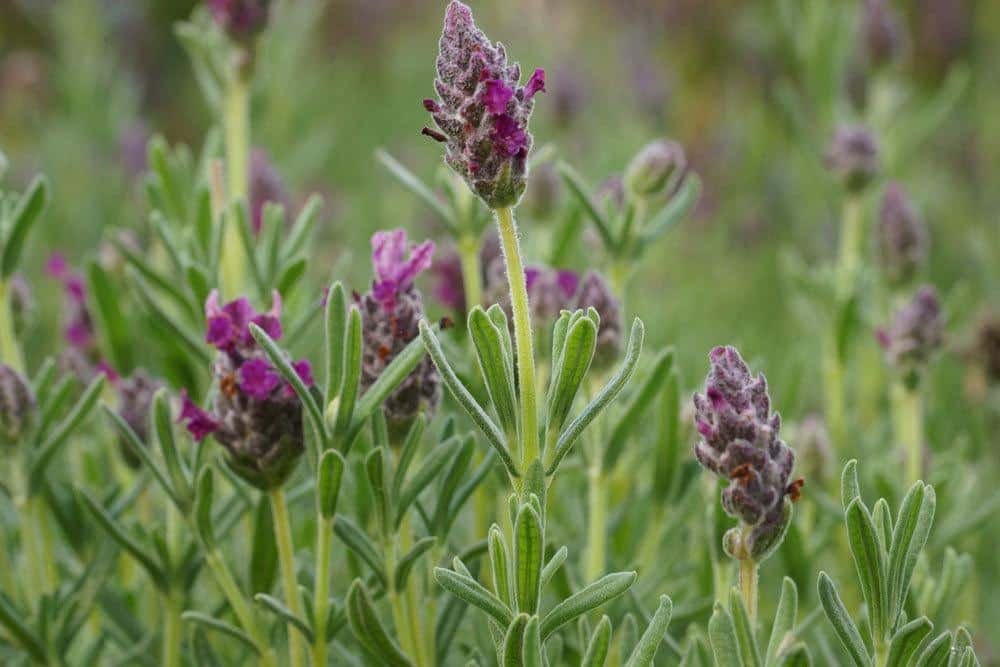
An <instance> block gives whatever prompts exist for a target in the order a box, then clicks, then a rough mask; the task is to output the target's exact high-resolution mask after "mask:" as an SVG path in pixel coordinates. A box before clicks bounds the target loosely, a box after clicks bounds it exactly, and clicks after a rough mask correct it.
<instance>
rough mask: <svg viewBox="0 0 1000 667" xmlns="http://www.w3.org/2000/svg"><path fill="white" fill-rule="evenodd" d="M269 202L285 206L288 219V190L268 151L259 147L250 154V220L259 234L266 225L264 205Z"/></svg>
mask: <svg viewBox="0 0 1000 667" xmlns="http://www.w3.org/2000/svg"><path fill="white" fill-rule="evenodd" d="M268 202H271V203H274V204H280V205H281V206H284V207H285V214H286V219H287V216H288V209H289V205H290V202H289V198H288V191H287V190H286V189H285V184H284V183H283V182H282V181H281V176H279V175H278V172H277V171H276V170H275V168H274V165H272V164H271V161H270V160H269V159H268V157H267V153H265V152H264V151H263V150H261V149H259V148H257V149H254V151H253V153H251V155H250V216H251V217H250V220H251V222H252V223H253V231H254V232H255V233H257V234H259V233H260V230H261V227H263V226H264V205H265V204H267V203H268Z"/></svg>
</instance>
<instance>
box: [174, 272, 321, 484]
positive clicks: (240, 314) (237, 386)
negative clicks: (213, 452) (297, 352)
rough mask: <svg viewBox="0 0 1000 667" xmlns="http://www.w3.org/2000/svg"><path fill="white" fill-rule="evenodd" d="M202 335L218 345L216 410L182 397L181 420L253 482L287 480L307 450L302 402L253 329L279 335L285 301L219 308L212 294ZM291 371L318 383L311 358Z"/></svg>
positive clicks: (245, 302)
mask: <svg viewBox="0 0 1000 667" xmlns="http://www.w3.org/2000/svg"><path fill="white" fill-rule="evenodd" d="M205 316H206V324H207V332H206V336H205V340H206V341H207V342H208V343H209V344H211V345H212V346H213V347H215V348H216V349H217V350H218V354H217V355H216V358H215V362H214V363H213V365H212V373H213V375H214V377H215V381H216V386H217V391H216V393H215V397H214V400H213V403H212V407H211V410H205V409H202V408H201V407H199V406H198V405H197V404H196V403H194V402H193V401H192V400H191V399H190V398H189V397H188V396H187V393H186V392H183V393H182V394H181V413H180V417H179V421H181V422H183V423H184V424H185V426H186V427H187V429H188V431H189V432H190V433H191V435H192V437H194V439H195V440H198V441H201V440H203V439H204V438H205V437H206V436H208V435H214V436H215V439H216V440H217V441H218V442H219V444H221V445H222V446H223V447H224V448H225V450H226V463H227V465H229V467H230V468H231V469H232V470H233V471H234V472H235V473H236V474H238V475H239V476H240V477H242V478H243V479H244V480H246V481H247V482H249V483H250V484H252V485H253V486H255V487H257V488H259V489H263V490H268V489H273V488H276V487H278V486H280V485H281V484H283V483H284V482H285V480H286V479H287V478H288V476H289V475H290V474H291V472H292V471H293V470H294V469H295V466H296V464H297V463H298V460H299V457H300V456H301V454H302V452H303V451H304V450H305V444H304V442H305V441H304V436H303V428H302V403H301V402H300V401H299V398H298V396H296V394H295V391H294V390H293V389H292V387H291V385H289V384H288V382H286V381H285V379H284V378H283V377H282V376H281V374H280V373H279V372H278V370H277V368H275V367H274V365H273V364H272V362H271V360H270V358H268V356H267V355H266V354H265V352H264V351H263V350H262V349H261V348H260V346H259V345H258V344H257V342H256V340H255V339H254V338H253V336H252V334H251V333H250V324H256V325H257V326H259V327H260V328H261V329H263V330H264V331H265V332H267V333H268V335H269V336H270V337H271V338H273V339H275V340H277V339H279V338H281V333H282V330H281V321H280V317H281V299H280V297H279V296H278V294H277V292H275V293H274V295H273V297H272V305H271V309H270V311H269V312H267V313H258V312H257V311H256V310H255V309H254V308H253V306H251V305H250V302H249V301H248V300H246V299H245V298H239V299H235V300H233V301H230V302H229V303H227V304H225V305H222V306H220V305H219V295H218V293H217V292H216V291H213V292H212V293H211V294H210V295H209V297H208V300H207V301H206V303H205ZM292 368H293V369H294V370H295V372H296V373H297V374H298V376H299V378H301V379H302V381H303V382H304V383H305V385H306V386H310V385H312V384H313V379H312V370H311V367H310V366H309V362H308V361H306V360H299V361H295V362H293V363H292Z"/></svg>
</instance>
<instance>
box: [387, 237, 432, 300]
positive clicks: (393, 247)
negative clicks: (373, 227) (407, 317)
mask: <svg viewBox="0 0 1000 667" xmlns="http://www.w3.org/2000/svg"><path fill="white" fill-rule="evenodd" d="M433 254H434V242H433V241H424V242H423V243H421V244H419V245H416V246H413V245H411V244H409V243H408V242H407V238H406V230H405V229H394V230H392V231H388V232H375V234H373V235H372V265H373V266H374V268H375V283H374V285H373V286H372V294H373V295H374V296H375V298H376V299H377V300H378V301H379V302H381V303H382V305H383V307H384V308H386V310H392V308H393V305H394V303H395V298H396V295H397V294H399V293H400V292H405V291H406V290H408V289H409V288H410V287H412V286H413V281H414V280H416V278H417V276H418V275H420V274H421V273H422V272H424V271H426V270H427V269H429V268H430V267H431V257H432V256H433Z"/></svg>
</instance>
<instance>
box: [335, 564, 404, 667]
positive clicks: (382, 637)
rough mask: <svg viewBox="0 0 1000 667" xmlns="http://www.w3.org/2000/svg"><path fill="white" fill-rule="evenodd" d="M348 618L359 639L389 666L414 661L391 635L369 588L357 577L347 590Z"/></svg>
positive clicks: (392, 666)
mask: <svg viewBox="0 0 1000 667" xmlns="http://www.w3.org/2000/svg"><path fill="white" fill-rule="evenodd" d="M346 603H347V620H348V622H349V623H350V625H351V631H352V632H354V636H355V637H357V639H358V641H359V642H361V644H363V645H364V647H365V648H366V649H368V650H369V651H370V652H371V653H372V654H373V655H374V656H375V657H377V658H378V659H379V660H381V661H382V662H381V663H380V664H383V665H386V666H387V667H409V665H412V664H413V663H412V662H410V659H409V658H407V657H406V655H404V654H403V652H402V651H401V650H400V648H399V646H397V645H396V643H395V642H394V641H393V640H392V639H391V638H390V637H389V633H388V632H386V630H385V627H383V625H382V621H380V620H379V617H378V613H377V612H376V611H375V605H374V604H373V603H372V599H371V596H370V595H369V594H368V589H367V588H366V587H365V585H364V583H363V582H362V581H361V580H360V579H355V580H354V583H352V584H351V588H350V590H348V591H347V600H346Z"/></svg>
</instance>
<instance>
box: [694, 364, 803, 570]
mask: <svg viewBox="0 0 1000 667" xmlns="http://www.w3.org/2000/svg"><path fill="white" fill-rule="evenodd" d="M709 361H710V362H711V371H710V372H709V374H708V377H707V378H706V379H705V393H703V394H695V395H694V408H695V416H694V422H695V426H696V428H697V429H698V433H699V434H700V435H701V439H700V440H699V441H698V442H697V443H696V444H695V447H694V454H695V458H696V459H697V460H698V462H699V463H700V464H701V465H702V466H703V467H705V468H706V469H708V470H709V471H711V472H713V473H715V474H716V475H718V476H719V477H721V478H722V479H725V480H727V481H728V482H729V484H728V486H726V488H725V489H724V490H723V491H722V506H723V508H724V509H725V510H726V513H727V514H729V515H730V516H732V517H735V518H738V519H740V521H742V522H743V523H744V524H746V525H748V526H750V527H751V529H750V531H749V532H743V531H741V530H740V529H733V531H730V533H727V536H726V544H725V546H726V550H727V551H728V552H729V554H730V555H731V556H733V557H734V558H739V559H745V558H752V559H753V560H757V561H761V560H763V559H764V558H766V557H767V556H768V555H770V553H771V552H772V551H773V550H774V548H775V547H777V545H778V544H780V542H781V540H782V539H783V537H784V533H785V530H786V529H787V527H788V522H789V521H790V519H791V507H790V501H793V500H795V499H797V497H798V492H799V488H800V487H801V485H802V481H801V480H797V481H795V482H792V483H789V478H790V477H791V474H792V467H793V465H794V463H795V454H794V453H793V452H792V450H791V448H790V447H789V446H788V445H786V444H785V442H784V441H783V440H781V438H780V437H778V432H779V431H780V430H781V417H780V416H779V415H778V414H777V413H772V412H771V397H770V396H769V395H768V391H767V380H766V379H765V378H764V375H763V374H758V375H757V377H753V376H752V375H751V374H750V369H749V368H748V367H747V365H746V362H744V361H743V358H742V357H740V353H739V352H737V351H736V348H733V347H716V348H715V349H713V350H712V352H711V353H710V354H709Z"/></svg>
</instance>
